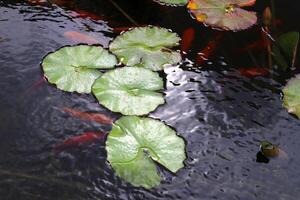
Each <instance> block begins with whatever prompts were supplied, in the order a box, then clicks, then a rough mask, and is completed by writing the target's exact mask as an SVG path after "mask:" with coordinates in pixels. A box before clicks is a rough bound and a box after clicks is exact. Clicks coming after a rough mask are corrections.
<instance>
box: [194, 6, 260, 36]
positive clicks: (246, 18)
mask: <svg viewBox="0 0 300 200" xmlns="http://www.w3.org/2000/svg"><path fill="white" fill-rule="evenodd" d="M253 3H255V1H249V0H247V1H245V0H190V1H189V3H188V9H190V11H191V12H192V14H193V15H194V16H195V17H196V19H197V20H198V21H200V22H203V23H205V24H207V25H209V26H212V27H216V28H221V29H225V30H233V31H237V30H243V29H247V28H249V27H250V26H252V25H254V24H255V23H256V21H257V17H256V13H255V12H251V11H246V10H243V9H241V8H240V7H243V6H249V5H252V4H253Z"/></svg>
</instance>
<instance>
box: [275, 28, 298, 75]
mask: <svg viewBox="0 0 300 200" xmlns="http://www.w3.org/2000/svg"><path fill="white" fill-rule="evenodd" d="M298 43H299V33H298V32H288V33H285V34H283V35H281V36H280V37H279V38H278V39H277V45H278V46H275V45H274V46H273V50H272V54H273V56H274V59H275V61H276V63H277V64H278V65H279V66H280V67H281V68H282V69H284V70H286V69H288V68H289V66H294V64H295V60H296V54H297V47H298Z"/></svg>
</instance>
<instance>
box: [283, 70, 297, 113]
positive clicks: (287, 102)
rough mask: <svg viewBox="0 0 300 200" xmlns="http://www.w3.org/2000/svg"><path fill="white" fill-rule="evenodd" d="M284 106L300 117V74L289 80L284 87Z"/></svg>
mask: <svg viewBox="0 0 300 200" xmlns="http://www.w3.org/2000/svg"><path fill="white" fill-rule="evenodd" d="M283 94H284V97H283V106H284V107H286V108H287V109H288V112H289V113H293V114H295V115H296V116H297V117H298V118H300V75H297V76H296V77H295V78H292V79H291V80H289V81H288V83H287V85H286V86H285V87H284V88H283Z"/></svg>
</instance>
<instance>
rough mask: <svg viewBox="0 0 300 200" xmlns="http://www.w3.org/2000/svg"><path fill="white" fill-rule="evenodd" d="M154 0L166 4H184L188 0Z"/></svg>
mask: <svg viewBox="0 0 300 200" xmlns="http://www.w3.org/2000/svg"><path fill="white" fill-rule="evenodd" d="M155 1H157V2H159V3H161V4H166V5H185V4H187V2H188V0H155Z"/></svg>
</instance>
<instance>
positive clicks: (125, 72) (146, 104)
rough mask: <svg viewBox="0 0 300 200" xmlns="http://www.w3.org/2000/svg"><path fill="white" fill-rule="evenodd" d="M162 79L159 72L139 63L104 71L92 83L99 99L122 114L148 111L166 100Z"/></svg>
mask: <svg viewBox="0 0 300 200" xmlns="http://www.w3.org/2000/svg"><path fill="white" fill-rule="evenodd" d="M162 89H163V80H162V78H160V77H159V75H158V73H155V72H152V71H151V70H149V69H144V68H139V67H123V68H117V69H114V70H111V71H108V72H106V73H104V74H103V75H102V76H101V77H100V78H98V79H97V80H96V81H95V83H94V84H93V86H92V91H93V94H94V95H95V97H96V98H97V99H98V101H99V103H100V104H101V105H103V106H105V107H106V108H108V109H109V110H111V111H114V112H120V113H122V114H123V115H145V114H148V113H149V112H151V111H154V110H155V109H156V108H157V107H158V106H159V105H161V104H163V103H164V102H165V101H164V97H163V94H162V93H160V92H159V91H161V90H162Z"/></svg>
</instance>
